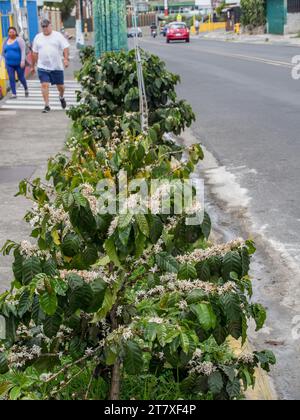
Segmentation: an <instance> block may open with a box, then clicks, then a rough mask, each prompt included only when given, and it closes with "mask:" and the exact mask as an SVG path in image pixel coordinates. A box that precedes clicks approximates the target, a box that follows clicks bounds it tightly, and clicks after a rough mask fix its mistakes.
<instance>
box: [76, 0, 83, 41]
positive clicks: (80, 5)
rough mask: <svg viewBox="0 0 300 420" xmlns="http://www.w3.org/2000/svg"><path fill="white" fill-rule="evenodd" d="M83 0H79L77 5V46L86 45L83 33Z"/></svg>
mask: <svg viewBox="0 0 300 420" xmlns="http://www.w3.org/2000/svg"><path fill="white" fill-rule="evenodd" d="M82 12H83V0H77V5H76V45H77V48H83V47H84V34H83V13H82Z"/></svg>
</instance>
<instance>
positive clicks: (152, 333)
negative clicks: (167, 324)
mask: <svg viewBox="0 0 300 420" xmlns="http://www.w3.org/2000/svg"><path fill="white" fill-rule="evenodd" d="M156 335H157V324H155V323H154V322H149V323H148V324H147V326H146V328H145V331H144V337H145V340H146V341H150V342H153V341H155V339H156Z"/></svg>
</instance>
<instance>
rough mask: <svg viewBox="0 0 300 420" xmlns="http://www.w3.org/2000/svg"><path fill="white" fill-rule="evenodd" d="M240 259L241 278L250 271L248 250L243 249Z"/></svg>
mask: <svg viewBox="0 0 300 420" xmlns="http://www.w3.org/2000/svg"><path fill="white" fill-rule="evenodd" d="M241 258H242V276H243V277H244V276H246V275H247V274H248V273H249V270H250V255H249V252H248V248H245V247H244V248H243V249H242V252H241Z"/></svg>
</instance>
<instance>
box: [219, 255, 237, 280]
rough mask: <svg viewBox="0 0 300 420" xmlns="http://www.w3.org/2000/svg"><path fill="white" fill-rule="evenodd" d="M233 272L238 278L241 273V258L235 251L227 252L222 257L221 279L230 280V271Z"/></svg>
mask: <svg viewBox="0 0 300 420" xmlns="http://www.w3.org/2000/svg"><path fill="white" fill-rule="evenodd" d="M233 271H234V272H235V273H236V274H237V275H238V276H239V278H240V276H241V275H242V260H241V257H240V254H239V253H238V252H237V251H231V252H228V253H227V254H226V255H225V256H224V258H223V268H222V275H223V279H224V280H225V281H226V280H230V273H231V272H233Z"/></svg>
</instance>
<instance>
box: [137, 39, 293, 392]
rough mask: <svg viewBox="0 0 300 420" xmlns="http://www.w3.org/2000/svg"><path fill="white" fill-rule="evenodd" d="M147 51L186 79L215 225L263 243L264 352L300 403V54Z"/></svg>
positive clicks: (269, 48) (154, 47) (282, 385)
mask: <svg viewBox="0 0 300 420" xmlns="http://www.w3.org/2000/svg"><path fill="white" fill-rule="evenodd" d="M141 47H142V48H144V49H146V50H148V51H150V52H152V53H154V54H157V55H159V56H160V57H161V58H162V59H163V60H164V61H165V62H166V63H167V67H168V69H169V70H171V71H173V72H175V73H178V74H180V76H181V80H182V83H181V85H180V86H179V87H178V94H179V96H180V97H183V98H185V99H187V100H188V101H189V102H190V103H191V105H192V106H193V109H194V111H195V113H196V116H197V121H196V123H195V124H194V125H193V127H192V130H190V131H189V132H188V133H187V137H189V139H188V141H197V142H201V143H202V144H203V145H204V146H205V148H206V149H207V162H206V164H205V165H206V167H205V165H204V170H206V174H205V175H206V185H207V189H208V190H210V193H212V194H213V197H214V198H215V199H216V201H218V202H220V208H221V213H220V214H219V216H218V222H219V223H221V224H222V223H223V222H224V223H223V224H224V226H225V225H226V226H231V227H232V229H233V230H234V231H235V232H234V233H236V234H238V233H239V230H238V229H237V225H238V224H239V225H240V226H242V225H243V226H242V227H243V230H242V231H241V232H242V234H245V233H246V234H248V235H249V236H251V237H254V238H255V239H256V241H257V243H258V248H259V252H258V256H257V257H256V260H255V262H254V268H255V270H256V273H255V274H256V277H258V280H260V281H259V283H258V286H256V294H257V295H258V298H259V299H260V300H261V301H262V302H263V303H264V304H265V305H266V306H267V307H268V309H269V321H268V324H267V328H266V329H265V330H264V331H263V332H262V333H261V336H260V337H261V342H260V344H261V345H262V346H263V345H264V346H265V347H268V346H267V345H266V343H267V344H268V343H271V344H270V345H271V347H272V346H273V347H274V349H273V348H272V350H275V353H276V354H277V357H278V358H279V363H278V366H277V368H276V369H277V371H276V377H277V379H276V380H275V382H277V383H276V387H277V391H278V393H279V396H280V397H281V398H293V397H298V398H299V397H300V380H299V378H298V377H297V376H299V375H296V374H295V373H294V372H293V370H294V371H295V364H297V365H298V368H300V359H299V354H300V348H299V344H300V343H299V337H298V335H297V334H295V328H297V325H296V322H297V321H295V320H297V318H296V317H297V316H298V315H299V314H300V294H299V292H300V288H299V281H300V275H299V274H300V239H299V233H300V164H299V159H300V136H299V133H300V117H299V111H300V80H294V79H293V78H292V67H293V65H292V59H293V57H294V56H297V55H298V56H299V55H300V49H299V48H297V47H291V46H286V45H284V46H283V45H269V44H255V45H251V44H241V43H239V44H236V43H231V42H222V41H211V40H204V39H201V38H192V39H191V43H190V44H186V43H182V42H178V43H171V44H166V42H165V39H164V38H163V37H159V38H157V39H151V38H149V37H145V38H143V40H142V41H141ZM299 319H300V317H299ZM269 347H270V346H269ZM293 366H294V367H293ZM278 378H279V379H278Z"/></svg>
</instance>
